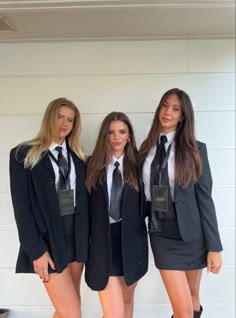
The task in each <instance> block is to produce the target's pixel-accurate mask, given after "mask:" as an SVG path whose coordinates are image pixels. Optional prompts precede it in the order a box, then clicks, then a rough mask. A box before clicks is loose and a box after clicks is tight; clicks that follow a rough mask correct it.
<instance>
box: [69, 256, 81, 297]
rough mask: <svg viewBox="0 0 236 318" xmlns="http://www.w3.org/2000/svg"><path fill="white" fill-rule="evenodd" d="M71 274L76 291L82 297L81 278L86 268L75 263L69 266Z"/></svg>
mask: <svg viewBox="0 0 236 318" xmlns="http://www.w3.org/2000/svg"><path fill="white" fill-rule="evenodd" d="M68 267H69V269H70V273H71V278H72V280H73V283H74V286H75V289H76V291H77V293H78V296H79V297H80V282H81V276H82V272H83V268H84V263H77V262H73V263H70V264H69V265H68Z"/></svg>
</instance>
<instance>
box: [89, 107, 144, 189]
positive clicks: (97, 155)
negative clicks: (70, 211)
mask: <svg viewBox="0 0 236 318" xmlns="http://www.w3.org/2000/svg"><path fill="white" fill-rule="evenodd" d="M117 120H118V121H122V122H123V123H124V124H126V125H127V127H128V129H129V139H130V140H129V141H128V142H127V144H126V146H125V149H124V175H123V178H124V182H126V183H128V184H129V185H130V186H131V187H133V188H134V189H136V190H137V191H138V190H139V186H138V174H137V148H136V143H135V137H134V131H133V127H132V125H131V122H130V120H129V118H128V117H127V116H126V115H125V114H124V113H122V112H112V113H110V114H108V115H107V116H106V117H105V118H104V120H103V122H102V124H101V128H100V131H99V134H98V138H97V142H96V145H95V148H94V151H93V153H92V155H91V157H90V159H89V162H88V168H87V179H86V186H87V189H88V191H89V192H91V189H92V188H96V186H97V185H98V184H100V185H101V184H103V183H104V182H105V179H106V167H107V165H108V164H109V163H110V162H111V158H112V154H111V146H110V143H109V138H108V137H109V129H110V124H111V122H113V121H117Z"/></svg>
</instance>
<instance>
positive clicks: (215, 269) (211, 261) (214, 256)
mask: <svg viewBox="0 0 236 318" xmlns="http://www.w3.org/2000/svg"><path fill="white" fill-rule="evenodd" d="M221 266H222V259H221V253H220V252H208V254H207V272H208V273H210V272H211V273H214V274H219V272H220V269H221Z"/></svg>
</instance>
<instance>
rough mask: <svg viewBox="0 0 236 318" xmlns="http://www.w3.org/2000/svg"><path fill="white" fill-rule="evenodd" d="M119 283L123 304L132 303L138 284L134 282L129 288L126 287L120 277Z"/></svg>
mask: <svg viewBox="0 0 236 318" xmlns="http://www.w3.org/2000/svg"><path fill="white" fill-rule="evenodd" d="M120 283H121V288H122V294H123V299H124V302H125V303H126V302H133V301H134V292H135V288H136V286H137V284H138V283H137V282H136V283H134V284H132V285H130V286H127V285H126V282H125V279H124V277H120Z"/></svg>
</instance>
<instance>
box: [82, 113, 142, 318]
mask: <svg viewBox="0 0 236 318" xmlns="http://www.w3.org/2000/svg"><path fill="white" fill-rule="evenodd" d="M86 184H87V189H88V191H89V193H90V195H89V203H90V245H89V259H88V262H87V263H86V271H85V279H86V282H87V284H88V286H89V287H90V288H91V289H93V290H97V291H98V293H99V298H100V302H101V305H102V309H103V317H104V318H131V317H132V315H133V302H134V291H135V287H136V285H137V281H138V280H139V279H140V278H141V277H142V276H143V275H144V274H145V273H146V271H147V268H148V244H147V230H146V224H145V221H144V218H143V217H142V215H141V211H140V190H139V182H138V170H137V149H136V144H135V138H134V132H133V128H132V125H131V123H130V120H129V118H128V117H127V116H126V115H125V114H124V113H121V112H112V113H110V114H108V115H107V116H106V117H105V119H104V120H103V122H102V125H101V128H100V132H99V135H98V138H97V142H96V146H95V149H94V151H93V153H92V156H91V158H90V159H89V162H88V168H87V181H86Z"/></svg>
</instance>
